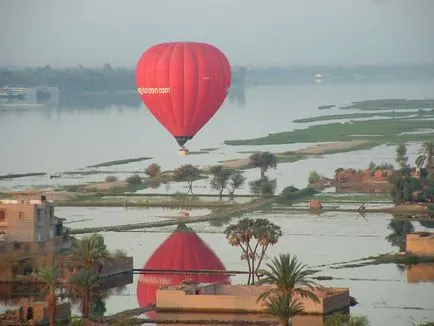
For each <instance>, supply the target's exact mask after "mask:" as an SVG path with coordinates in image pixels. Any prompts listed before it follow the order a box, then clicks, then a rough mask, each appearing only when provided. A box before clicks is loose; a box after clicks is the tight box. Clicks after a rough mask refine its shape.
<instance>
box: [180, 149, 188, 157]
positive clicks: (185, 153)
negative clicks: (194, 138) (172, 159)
mask: <svg viewBox="0 0 434 326" xmlns="http://www.w3.org/2000/svg"><path fill="white" fill-rule="evenodd" d="M189 153H190V151H189V150H188V149H187V148H180V149H179V150H178V154H179V155H181V156H186V155H188V154H189Z"/></svg>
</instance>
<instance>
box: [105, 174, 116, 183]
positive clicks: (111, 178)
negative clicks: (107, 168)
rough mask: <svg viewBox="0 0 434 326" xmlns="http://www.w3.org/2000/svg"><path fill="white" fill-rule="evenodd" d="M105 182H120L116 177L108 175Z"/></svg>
mask: <svg viewBox="0 0 434 326" xmlns="http://www.w3.org/2000/svg"><path fill="white" fill-rule="evenodd" d="M104 181H105V182H116V181H118V178H117V177H116V176H114V175H108V176H106V177H105V179H104Z"/></svg>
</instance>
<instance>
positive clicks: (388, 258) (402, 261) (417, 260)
mask: <svg viewBox="0 0 434 326" xmlns="http://www.w3.org/2000/svg"><path fill="white" fill-rule="evenodd" d="M423 263H434V256H418V255H410V254H406V255H399V254H383V255H378V256H373V257H368V258H365V259H358V260H357V261H354V262H348V263H345V264H343V265H340V266H331V267H330V268H332V269H344V268H357V267H363V266H368V265H380V264H399V265H415V264H423Z"/></svg>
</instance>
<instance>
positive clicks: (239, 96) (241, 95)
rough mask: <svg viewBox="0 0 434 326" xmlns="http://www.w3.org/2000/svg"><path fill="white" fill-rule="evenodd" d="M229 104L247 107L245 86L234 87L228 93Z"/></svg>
mask: <svg viewBox="0 0 434 326" xmlns="http://www.w3.org/2000/svg"><path fill="white" fill-rule="evenodd" d="M228 98H229V102H231V103H235V104H238V105H239V106H241V107H243V106H245V105H246V94H245V92H244V86H241V85H237V86H232V87H231V88H230V89H229V93H228Z"/></svg>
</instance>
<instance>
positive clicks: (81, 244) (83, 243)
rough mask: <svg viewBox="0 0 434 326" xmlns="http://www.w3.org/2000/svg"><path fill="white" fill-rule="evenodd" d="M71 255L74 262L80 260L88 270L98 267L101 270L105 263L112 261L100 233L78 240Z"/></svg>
mask: <svg viewBox="0 0 434 326" xmlns="http://www.w3.org/2000/svg"><path fill="white" fill-rule="evenodd" d="M71 257H72V260H73V262H74V263H77V262H79V263H80V264H82V267H83V268H84V269H85V270H87V271H90V270H92V269H93V268H94V267H98V270H99V272H101V269H102V266H103V265H104V263H106V262H109V261H111V258H110V254H109V252H108V250H107V247H106V245H105V244H104V238H103V237H102V236H101V235H99V234H92V235H90V236H86V237H83V238H82V239H80V240H78V241H76V242H75V243H74V244H73V246H72V252H71Z"/></svg>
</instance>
